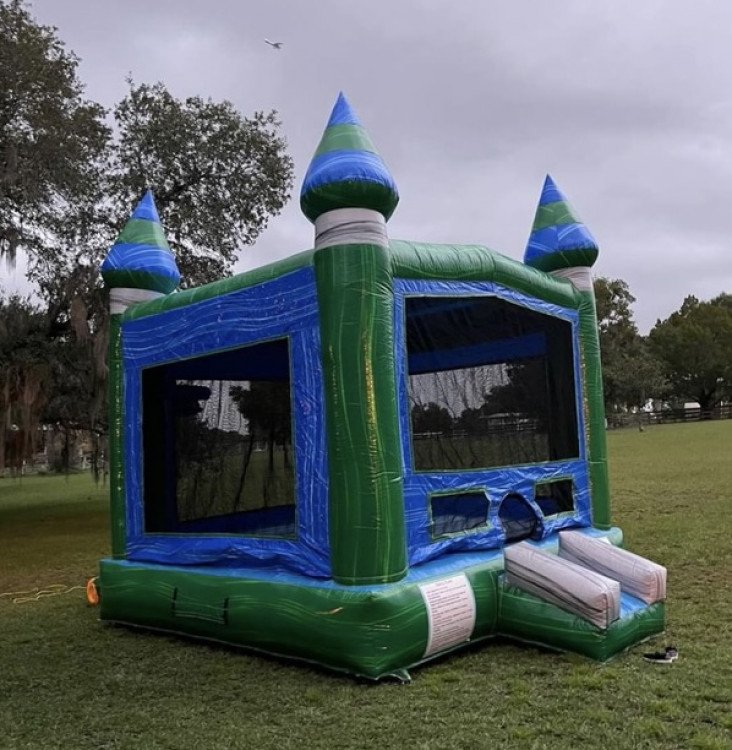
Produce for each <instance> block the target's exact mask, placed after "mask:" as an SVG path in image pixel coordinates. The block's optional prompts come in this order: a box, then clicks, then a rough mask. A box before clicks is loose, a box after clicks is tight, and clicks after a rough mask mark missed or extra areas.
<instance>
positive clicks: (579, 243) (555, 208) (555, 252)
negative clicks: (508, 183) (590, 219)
mask: <svg viewBox="0 0 732 750" xmlns="http://www.w3.org/2000/svg"><path fill="white" fill-rule="evenodd" d="M597 253H598V249H597V243H596V242H595V239H594V237H593V236H592V235H591V234H590V231H589V230H588V229H587V227H586V226H585V225H584V224H583V223H582V222H581V220H580V219H579V217H578V216H577V214H576V212H575V211H574V209H573V208H572V206H570V204H569V201H568V200H567V199H566V198H565V196H564V194H563V193H562V192H561V191H560V190H559V188H558V187H557V185H556V183H555V182H554V180H552V178H551V176H550V175H547V176H546V180H545V181H544V187H543V189H542V191H541V197H540V198H539V206H538V208H537V209H536V217H535V218H534V226H533V227H532V229H531V235H530V236H529V242H528V245H527V246H526V252H525V253H524V263H526V265H528V266H533V267H534V268H538V269H540V270H542V271H558V270H559V269H561V268H573V267H576V266H591V265H592V264H593V263H594V262H595V261H596V260H597Z"/></svg>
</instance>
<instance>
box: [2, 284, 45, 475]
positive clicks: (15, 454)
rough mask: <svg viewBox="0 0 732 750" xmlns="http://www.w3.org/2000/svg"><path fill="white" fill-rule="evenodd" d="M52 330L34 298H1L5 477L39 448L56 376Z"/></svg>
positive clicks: (3, 469)
mask: <svg viewBox="0 0 732 750" xmlns="http://www.w3.org/2000/svg"><path fill="white" fill-rule="evenodd" d="M46 329H47V322H46V317H45V316H44V315H43V313H42V312H41V311H40V310H38V309H37V308H36V307H34V306H33V305H32V304H31V303H30V302H29V301H28V300H26V299H23V298H21V297H18V296H12V297H10V298H9V299H7V300H5V299H0V477H2V476H3V474H4V472H5V466H6V463H9V464H10V465H11V466H12V467H13V468H15V469H20V468H21V467H22V465H23V461H25V460H28V459H31V458H32V456H33V453H34V452H35V448H36V442H37V436H38V426H39V425H40V423H41V421H42V417H43V409H44V407H45V405H46V402H47V394H48V390H49V387H50V384H51V378H52V373H51V366H50V364H49V359H50V357H49V342H48V338H47V335H46Z"/></svg>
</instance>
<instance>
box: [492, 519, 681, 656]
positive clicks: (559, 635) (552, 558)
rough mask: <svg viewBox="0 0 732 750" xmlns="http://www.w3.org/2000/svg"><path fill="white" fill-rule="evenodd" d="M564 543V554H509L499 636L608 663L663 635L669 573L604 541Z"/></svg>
mask: <svg viewBox="0 0 732 750" xmlns="http://www.w3.org/2000/svg"><path fill="white" fill-rule="evenodd" d="M559 540H560V541H559V550H558V551H559V554H558V555H555V554H550V553H548V552H546V551H544V550H542V549H539V548H537V547H536V546H534V545H533V544H530V543H527V542H521V543H520V544H515V545H512V546H510V547H508V548H506V550H505V552H504V559H505V575H504V577H503V582H502V584H503V589H502V592H501V608H500V609H501V611H500V615H499V623H500V624H499V629H500V631H501V632H503V633H504V634H505V635H508V636H511V635H513V636H515V637H519V638H521V639H523V640H528V641H531V642H534V643H538V644H540V645H545V646H548V647H552V648H559V649H566V650H572V651H579V652H580V653H584V654H586V655H588V656H592V657H593V658H596V659H600V660H605V659H608V658H610V657H611V656H613V655H614V654H615V653H617V652H618V651H621V650H623V649H624V648H627V647H628V646H630V645H632V644H634V643H637V642H638V641H639V640H643V639H644V638H646V637H648V636H649V635H652V634H654V633H655V632H658V630H657V629H658V628H659V627H660V628H661V629H662V626H663V607H664V605H663V599H664V598H665V581H666V570H665V568H663V567H662V566H660V565H657V564H656V563H653V562H651V561H650V560H645V559H644V558H642V557H640V556H638V555H634V554H632V553H630V552H627V551H626V550H623V549H620V548H618V547H615V546H613V545H612V544H609V543H608V542H607V541H605V540H604V538H595V537H591V536H587V535H586V534H583V533H579V532H561V533H560V534H559ZM570 550H571V552H570ZM569 557H571V559H569ZM598 571H601V572H598ZM617 579H621V580H617Z"/></svg>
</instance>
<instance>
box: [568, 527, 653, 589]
mask: <svg viewBox="0 0 732 750" xmlns="http://www.w3.org/2000/svg"><path fill="white" fill-rule="evenodd" d="M559 556H560V557H561V558H562V559H564V560H567V561H569V562H572V563H576V564H577V565H582V566H583V567H585V568H589V569H590V570H592V571H594V572H595V573H599V574H600V575H603V576H607V577H608V578H612V579H614V580H616V581H618V582H619V583H620V587H621V589H622V590H623V591H625V592H627V593H629V594H632V595H633V596H635V597H637V598H638V599H640V600H641V601H644V602H645V603H646V604H653V603H654V602H661V601H664V600H665V599H666V568H664V567H663V565H659V564H658V563H654V562H651V561H650V560H647V559H646V558H645V557H641V556H640V555H636V554H633V553H632V552H628V550H624V549H621V548H620V547H615V546H614V545H612V544H608V543H607V542H604V541H602V540H601V539H597V538H594V537H591V536H587V535H586V534H582V533H581V532H578V531H560V532H559Z"/></svg>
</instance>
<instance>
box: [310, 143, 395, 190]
mask: <svg viewBox="0 0 732 750" xmlns="http://www.w3.org/2000/svg"><path fill="white" fill-rule="evenodd" d="M338 182H373V183H376V184H378V185H383V186H384V187H387V188H389V189H390V190H392V191H393V192H394V193H398V191H397V187H396V183H395V182H394V178H393V177H392V176H391V174H390V172H389V170H388V169H387V168H386V164H384V161H383V159H382V158H381V157H380V156H379V155H378V154H374V153H372V152H370V151H356V150H345V149H344V150H339V151H328V152H326V153H324V154H320V155H319V156H316V157H315V158H314V159H313V160H312V162H310V166H309V167H308V171H307V174H306V175H305V181H304V182H303V185H302V191H301V194H302V195H305V193H307V192H308V191H310V190H312V189H314V188H319V187H323V186H325V185H332V184H335V183H338Z"/></svg>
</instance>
